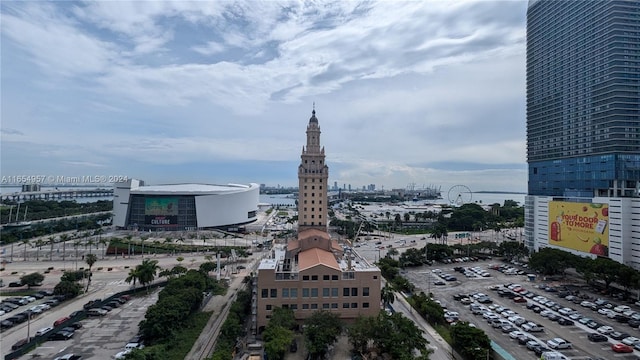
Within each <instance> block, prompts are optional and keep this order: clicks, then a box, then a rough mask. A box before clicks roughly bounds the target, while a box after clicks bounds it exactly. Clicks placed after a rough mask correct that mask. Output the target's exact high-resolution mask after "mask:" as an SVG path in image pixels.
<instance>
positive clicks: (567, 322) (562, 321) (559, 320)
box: [558, 317, 575, 326]
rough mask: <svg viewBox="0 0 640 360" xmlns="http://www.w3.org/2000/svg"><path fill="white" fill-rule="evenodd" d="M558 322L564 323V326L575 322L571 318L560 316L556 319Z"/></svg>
mask: <svg viewBox="0 0 640 360" xmlns="http://www.w3.org/2000/svg"><path fill="white" fill-rule="evenodd" d="M558 324H560V325H565V326H573V325H574V324H575V323H574V322H573V320H569V319H566V318H563V317H561V318H559V319H558Z"/></svg>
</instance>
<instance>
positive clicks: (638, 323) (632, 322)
mask: <svg viewBox="0 0 640 360" xmlns="http://www.w3.org/2000/svg"><path fill="white" fill-rule="evenodd" d="M627 324H628V325H629V326H631V327H634V328H637V327H638V326H640V320H635V319H631V320H629V322H628V323H627Z"/></svg>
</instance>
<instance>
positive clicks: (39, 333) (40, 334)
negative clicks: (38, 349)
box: [36, 326, 53, 336]
mask: <svg viewBox="0 0 640 360" xmlns="http://www.w3.org/2000/svg"><path fill="white" fill-rule="evenodd" d="M51 330H53V328H52V327H51V326H47V327H43V328H42V329H40V330H38V331H36V336H42V335H46V334H47V333H48V332H49V331H51Z"/></svg>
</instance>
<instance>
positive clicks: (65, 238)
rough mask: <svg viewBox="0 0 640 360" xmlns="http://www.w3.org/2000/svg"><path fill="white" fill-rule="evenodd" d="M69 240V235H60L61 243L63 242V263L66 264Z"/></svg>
mask: <svg viewBox="0 0 640 360" xmlns="http://www.w3.org/2000/svg"><path fill="white" fill-rule="evenodd" d="M68 240H69V235H68V234H62V235H60V241H61V242H62V261H63V262H64V261H65V259H66V257H67V241H68Z"/></svg>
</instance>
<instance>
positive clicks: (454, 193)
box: [447, 185, 473, 206]
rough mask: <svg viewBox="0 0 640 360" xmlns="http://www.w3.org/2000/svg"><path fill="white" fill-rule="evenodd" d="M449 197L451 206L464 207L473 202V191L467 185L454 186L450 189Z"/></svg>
mask: <svg viewBox="0 0 640 360" xmlns="http://www.w3.org/2000/svg"><path fill="white" fill-rule="evenodd" d="M447 197H448V198H449V203H450V204H451V205H455V206H462V205H464V204H468V203H470V202H471V199H472V198H473V193H472V192H471V189H469V188H468V187H467V186H465V185H454V186H452V187H451V189H449V193H448V194H447Z"/></svg>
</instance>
